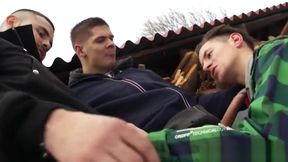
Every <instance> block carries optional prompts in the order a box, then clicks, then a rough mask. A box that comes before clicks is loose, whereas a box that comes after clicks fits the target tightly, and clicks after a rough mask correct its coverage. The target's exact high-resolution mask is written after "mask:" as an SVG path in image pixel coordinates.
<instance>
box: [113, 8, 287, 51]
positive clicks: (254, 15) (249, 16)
mask: <svg viewBox="0 0 288 162" xmlns="http://www.w3.org/2000/svg"><path fill="white" fill-rule="evenodd" d="M287 9H288V2H286V3H283V4H279V5H277V6H272V7H269V8H268V7H267V8H264V9H259V10H257V11H256V12H254V11H251V12H249V13H246V14H245V13H242V14H240V15H238V16H236V15H233V16H231V17H224V18H223V19H221V20H218V19H216V20H214V21H212V22H205V23H203V24H201V25H192V26H190V27H188V28H185V27H182V28H179V29H178V30H175V31H173V30H170V31H168V32H167V33H165V34H163V35H160V34H159V33H157V34H155V35H154V36H151V37H148V38H147V37H142V38H140V39H139V40H138V41H136V42H135V43H133V42H131V41H130V40H128V41H126V42H125V43H124V44H123V45H122V46H121V47H120V48H119V49H118V53H120V55H122V54H124V55H125V54H128V53H131V52H137V51H140V50H142V49H145V48H147V47H154V46H157V45H160V44H164V43H168V42H170V41H173V40H175V39H177V40H179V39H182V38H186V37H191V36H194V35H197V34H201V33H203V32H206V31H208V30H209V29H211V28H212V27H213V26H217V25H220V24H223V23H225V24H230V25H234V24H240V23H242V22H247V21H252V20H254V19H258V18H261V17H265V16H268V15H272V14H275V13H279V12H282V11H286V10H287Z"/></svg>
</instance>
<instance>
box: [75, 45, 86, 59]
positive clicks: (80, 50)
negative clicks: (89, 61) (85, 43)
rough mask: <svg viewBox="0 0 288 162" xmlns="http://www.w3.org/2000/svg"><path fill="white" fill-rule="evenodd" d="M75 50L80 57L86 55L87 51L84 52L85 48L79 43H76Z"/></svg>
mask: <svg viewBox="0 0 288 162" xmlns="http://www.w3.org/2000/svg"><path fill="white" fill-rule="evenodd" d="M74 51H75V52H76V54H77V56H78V57H85V53H84V52H83V48H82V46H80V45H79V44H75V45H74Z"/></svg>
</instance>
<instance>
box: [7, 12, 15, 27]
mask: <svg viewBox="0 0 288 162" xmlns="http://www.w3.org/2000/svg"><path fill="white" fill-rule="evenodd" d="M15 21H16V17H15V16H14V15H9V16H8V17H7V18H6V24H7V26H8V27H9V28H13V27H14V24H15Z"/></svg>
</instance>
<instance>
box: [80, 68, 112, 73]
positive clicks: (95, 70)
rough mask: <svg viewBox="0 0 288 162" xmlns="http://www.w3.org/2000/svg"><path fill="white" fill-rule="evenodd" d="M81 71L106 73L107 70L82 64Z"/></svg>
mask: <svg viewBox="0 0 288 162" xmlns="http://www.w3.org/2000/svg"><path fill="white" fill-rule="evenodd" d="M82 71H83V73H84V74H106V73H108V72H109V71H107V70H100V69H96V68H91V67H88V66H82Z"/></svg>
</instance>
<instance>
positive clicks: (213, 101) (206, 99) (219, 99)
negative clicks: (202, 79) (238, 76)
mask: <svg viewBox="0 0 288 162" xmlns="http://www.w3.org/2000/svg"><path fill="white" fill-rule="evenodd" d="M242 88H243V87H241V86H233V87H231V88H228V89H225V90H221V91H218V92H215V93H212V94H209V95H203V96H199V97H198V98H197V103H198V104H199V105H202V106H203V107H204V108H205V109H206V110H207V111H208V112H210V113H211V114H213V115H215V116H216V117H217V118H218V119H222V118H223V116H224V114H225V112H226V110H227V108H228V106H229V105H230V103H231V101H232V100H233V98H234V96H236V95H237V93H238V92H239V91H240V90H241V89H242ZM240 107H241V108H240V109H242V107H243V104H241V105H240Z"/></svg>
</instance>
